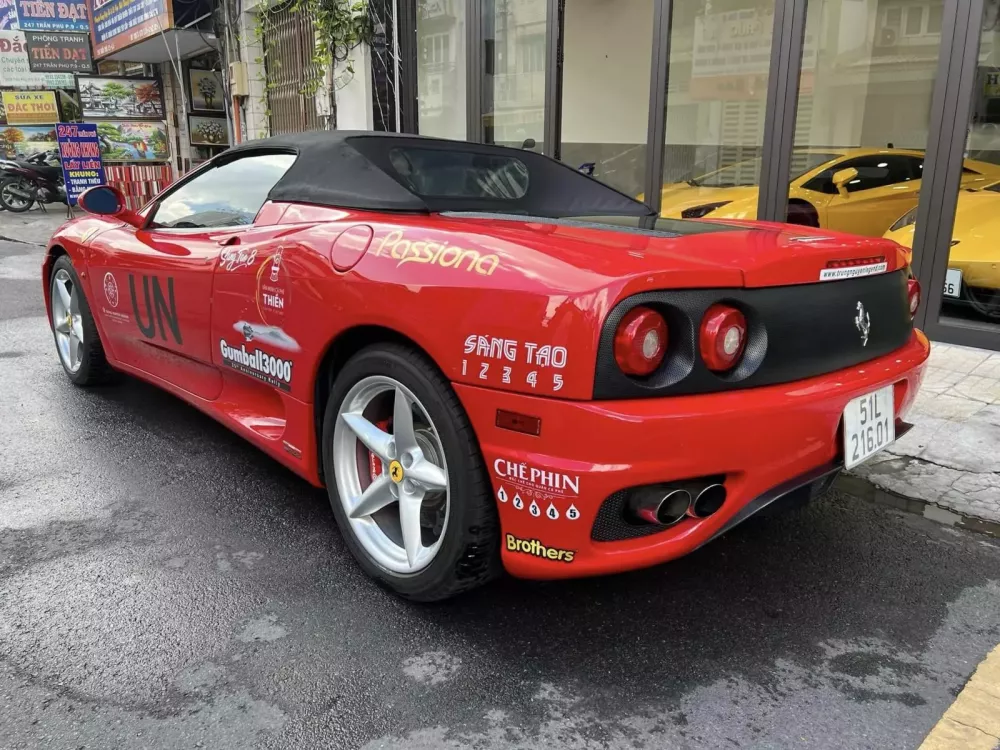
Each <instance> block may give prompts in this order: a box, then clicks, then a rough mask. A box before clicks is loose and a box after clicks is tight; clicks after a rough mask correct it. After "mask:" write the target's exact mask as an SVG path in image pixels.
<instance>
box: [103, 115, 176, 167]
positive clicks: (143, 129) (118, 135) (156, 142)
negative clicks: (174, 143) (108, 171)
mask: <svg viewBox="0 0 1000 750" xmlns="http://www.w3.org/2000/svg"><path fill="white" fill-rule="evenodd" d="M97 137H98V139H99V140H100V142H101V158H102V159H103V160H104V162H105V163H108V162H117V161H166V160H167V159H169V158H170V149H169V148H168V146H167V123H165V122H135V121H132V120H105V121H104V122H99V123H97Z"/></svg>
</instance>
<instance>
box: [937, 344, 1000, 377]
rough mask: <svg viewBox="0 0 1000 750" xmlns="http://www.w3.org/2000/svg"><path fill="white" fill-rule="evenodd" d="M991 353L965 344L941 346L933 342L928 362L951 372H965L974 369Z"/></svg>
mask: <svg viewBox="0 0 1000 750" xmlns="http://www.w3.org/2000/svg"><path fill="white" fill-rule="evenodd" d="M991 355H992V352H988V351H986V350H984V349H970V348H968V347H965V346H947V347H945V346H942V345H940V344H935V345H934V346H933V347H931V358H930V363H931V364H932V365H933V366H934V367H940V368H941V369H943V370H951V371H953V372H964V373H966V374H968V373H970V372H972V371H973V370H975V369H976V368H977V367H978V366H979V365H981V364H982V363H983V362H985V361H986V360H987V358H988V357H990V356H991Z"/></svg>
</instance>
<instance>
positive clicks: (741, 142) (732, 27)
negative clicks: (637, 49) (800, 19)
mask: <svg viewBox="0 0 1000 750" xmlns="http://www.w3.org/2000/svg"><path fill="white" fill-rule="evenodd" d="M774 8H775V0H729V1H728V2H726V3H721V4H720V3H711V4H709V3H674V4H673V18H672V19H671V28H670V61H669V64H670V72H669V82H668V89H667V109H666V120H667V123H666V141H665V152H664V171H663V187H662V194H661V208H660V212H661V214H663V215H664V216H670V217H674V218H681V217H686V216H696V217H701V216H708V217H719V218H725V217H727V216H739V217H740V218H745V217H747V216H750V217H755V216H756V214H757V188H758V185H759V181H760V156H761V145H762V143H763V140H764V119H765V113H766V103H765V102H766V98H767V84H768V79H769V77H770V73H771V70H770V67H771V32H772V29H773V28H774ZM805 46H806V49H807V50H810V53H809V54H811V50H812V48H813V47H814V46H815V45H814V43H813V41H812V40H811V39H807V40H806V43H805Z"/></svg>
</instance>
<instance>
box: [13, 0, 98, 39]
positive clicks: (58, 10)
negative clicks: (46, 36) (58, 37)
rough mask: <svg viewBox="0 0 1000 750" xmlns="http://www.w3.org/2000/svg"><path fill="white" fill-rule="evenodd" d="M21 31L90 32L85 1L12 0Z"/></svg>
mask: <svg viewBox="0 0 1000 750" xmlns="http://www.w3.org/2000/svg"><path fill="white" fill-rule="evenodd" d="M14 4H15V6H16V8H17V22H18V24H19V25H20V28H21V31H90V21H89V18H90V16H89V15H88V14H87V0H14Z"/></svg>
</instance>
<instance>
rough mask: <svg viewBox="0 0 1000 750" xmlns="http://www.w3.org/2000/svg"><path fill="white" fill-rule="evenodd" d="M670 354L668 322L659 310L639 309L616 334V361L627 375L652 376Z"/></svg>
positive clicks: (633, 311) (623, 322)
mask: <svg viewBox="0 0 1000 750" xmlns="http://www.w3.org/2000/svg"><path fill="white" fill-rule="evenodd" d="M666 353H667V321H665V320H664V319H663V316H662V315H660V314H659V313H658V312H656V310H651V309H650V308H648V307H636V308H634V309H633V310H630V311H629V313H628V314H627V315H626V316H625V317H624V318H622V321H621V323H619V324H618V330H617V331H615V361H616V362H618V366H619V367H620V368H621V371H622V372H624V373H625V374H626V375H649V373H651V372H653V370H655V369H656V368H657V367H659V366H660V363H661V362H662V361H663V355H664V354H666Z"/></svg>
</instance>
